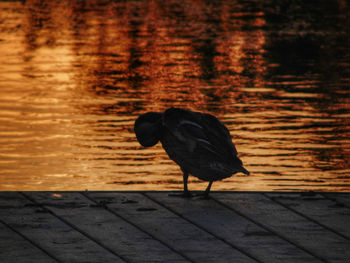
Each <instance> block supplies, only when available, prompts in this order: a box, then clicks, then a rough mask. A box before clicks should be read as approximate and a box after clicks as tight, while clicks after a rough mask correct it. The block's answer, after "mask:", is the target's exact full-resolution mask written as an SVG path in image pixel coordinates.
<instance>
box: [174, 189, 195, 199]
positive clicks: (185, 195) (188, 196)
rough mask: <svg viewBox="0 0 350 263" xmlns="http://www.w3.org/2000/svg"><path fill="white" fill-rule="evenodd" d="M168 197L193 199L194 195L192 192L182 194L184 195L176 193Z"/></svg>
mask: <svg viewBox="0 0 350 263" xmlns="http://www.w3.org/2000/svg"><path fill="white" fill-rule="evenodd" d="M168 196H172V197H182V198H191V197H193V195H192V194H191V192H189V191H187V192H182V193H178V194H177V193H176V194H175V193H174V194H169V195H168Z"/></svg>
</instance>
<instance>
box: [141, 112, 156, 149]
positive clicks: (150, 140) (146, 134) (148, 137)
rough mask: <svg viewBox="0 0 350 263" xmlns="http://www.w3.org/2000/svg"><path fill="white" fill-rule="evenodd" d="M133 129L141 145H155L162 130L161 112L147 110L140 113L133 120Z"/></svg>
mask: <svg viewBox="0 0 350 263" xmlns="http://www.w3.org/2000/svg"><path fill="white" fill-rule="evenodd" d="M134 131H135V134H136V138H137V140H138V141H139V143H140V144H141V145H142V146H144V147H151V146H153V145H156V144H157V143H158V141H159V140H160V137H161V132H162V113H159V112H147V113H145V114H142V115H140V116H139V117H138V118H137V119H136V121H135V125H134Z"/></svg>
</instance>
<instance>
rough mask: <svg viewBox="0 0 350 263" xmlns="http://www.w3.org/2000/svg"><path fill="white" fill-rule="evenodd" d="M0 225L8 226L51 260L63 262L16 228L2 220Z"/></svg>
mask: <svg viewBox="0 0 350 263" xmlns="http://www.w3.org/2000/svg"><path fill="white" fill-rule="evenodd" d="M0 223H1V224H3V225H4V226H6V227H7V228H9V229H11V230H12V231H13V232H15V233H16V234H18V235H19V236H20V237H22V238H23V239H25V240H26V241H28V242H29V243H30V244H31V245H33V246H34V247H36V248H38V249H39V250H40V251H42V252H43V253H45V255H47V256H49V257H50V258H52V259H53V260H55V261H56V262H59V263H61V262H62V261H61V260H59V259H58V258H56V257H55V256H54V255H52V254H51V253H50V252H48V251H46V250H45V249H44V248H42V247H41V246H40V245H39V244H37V243H36V242H35V241H33V240H31V239H29V238H28V237H27V236H25V235H23V234H22V233H21V232H19V231H17V230H16V229H15V228H13V227H12V226H11V225H9V224H7V223H6V222H4V221H3V220H2V219H0Z"/></svg>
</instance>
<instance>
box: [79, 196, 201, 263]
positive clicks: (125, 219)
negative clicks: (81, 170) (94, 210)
mask: <svg viewBox="0 0 350 263" xmlns="http://www.w3.org/2000/svg"><path fill="white" fill-rule="evenodd" d="M80 194H81V195H83V196H84V197H86V198H88V199H89V200H90V201H92V202H94V203H95V204H96V205H100V206H102V207H103V208H104V209H106V210H107V211H108V212H110V213H112V214H113V215H114V216H116V217H119V218H121V219H122V220H124V221H125V222H127V223H128V224H130V225H132V226H134V227H136V228H137V229H138V230H140V231H141V232H143V233H145V234H146V235H148V236H150V237H151V238H152V239H154V240H157V241H158V242H159V243H161V244H162V245H164V246H165V247H167V248H168V249H170V250H171V251H173V252H174V253H176V254H178V255H180V256H181V257H183V258H184V259H185V260H187V261H189V262H194V261H193V260H192V259H190V258H189V257H187V256H186V255H185V254H183V253H182V252H180V251H177V250H176V249H174V248H173V247H171V246H170V245H169V244H167V243H166V242H164V241H162V240H160V239H158V238H157V237H155V236H154V235H152V234H151V233H149V232H148V231H146V230H145V229H143V228H141V227H140V226H138V225H137V224H135V223H133V222H131V221H130V220H128V219H127V218H125V217H124V216H122V215H121V214H119V213H117V212H116V211H114V210H113V209H111V208H109V207H108V205H106V204H101V203H99V202H98V201H96V200H95V199H94V198H93V197H91V196H89V195H88V194H86V193H85V192H80Z"/></svg>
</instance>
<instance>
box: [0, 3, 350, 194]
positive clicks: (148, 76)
mask: <svg viewBox="0 0 350 263" xmlns="http://www.w3.org/2000/svg"><path fill="white" fill-rule="evenodd" d="M349 47H350V5H349V4H348V3H347V2H346V1H341V0H339V1H320V2H319V1H317V4H315V3H314V1H274V0H268V1H258V0H255V1H254V0H252V1H249V0H246V1H231V0H227V1H225V0H223V1H204V0H203V1H200V0H198V1H195V0H193V1H146V0H144V1H121V2H120V3H118V2H114V1H107V0H106V1H58V0H57V1H52V0H51V1H23V2H21V1H14V2H11V1H5V2H0V190H85V189H88V190H173V189H182V174H181V171H180V169H179V167H178V166H177V165H176V164H175V163H173V162H172V161H171V160H169V158H168V157H167V155H166V154H165V152H164V150H163V149H162V148H161V146H160V145H159V144H158V145H156V146H155V147H152V148H147V149H145V148H143V147H141V146H140V145H139V144H138V143H137V141H136V138H135V136H134V133H133V123H134V120H135V119H136V118H137V116H138V115H140V114H142V113H144V112H147V111H164V110H165V109H167V108H168V107H171V106H176V107H183V108H187V109H192V110H197V111H203V112H207V113H211V114H214V115H215V116H217V117H218V118H219V119H220V120H221V121H223V122H224V123H225V124H226V125H227V127H228V128H229V130H230V133H231V135H232V136H233V141H234V143H235V145H236V147H237V150H238V152H239V156H240V158H241V159H242V160H243V163H244V164H245V167H246V168H247V169H248V170H249V171H250V172H251V175H250V176H243V175H240V174H237V175H235V176H233V177H231V178H228V179H225V180H223V181H221V182H215V183H214V184H213V188H212V189H213V190H314V191H350V151H349V148H350V121H349V117H350V96H349V95H350V92H349V90H350V49H349ZM206 185H207V183H206V182H200V181H199V180H197V179H196V178H194V177H190V180H189V188H190V190H191V189H196V190H199V189H204V188H205V187H206Z"/></svg>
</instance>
